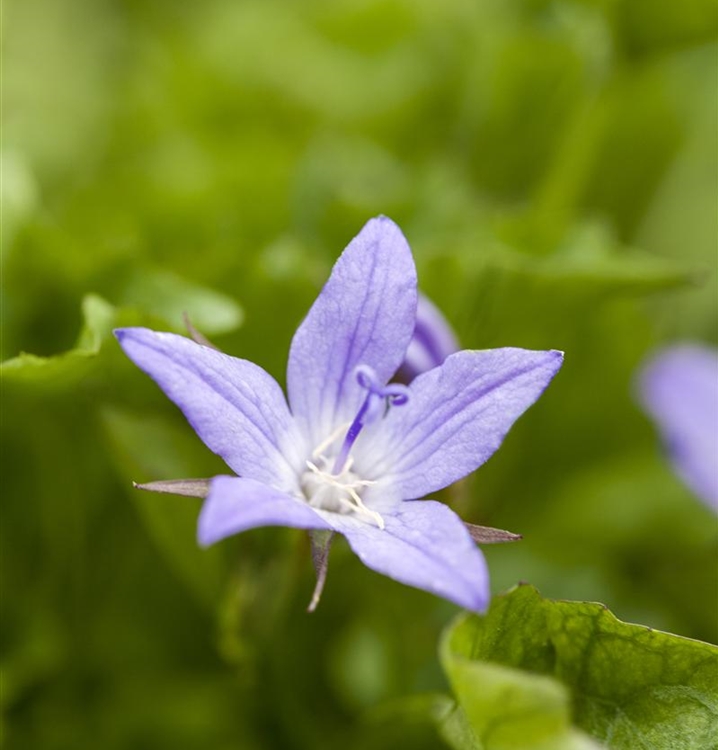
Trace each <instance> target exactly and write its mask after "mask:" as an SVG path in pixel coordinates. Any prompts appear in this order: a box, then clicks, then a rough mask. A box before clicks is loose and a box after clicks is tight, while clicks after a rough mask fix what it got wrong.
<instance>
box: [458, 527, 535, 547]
mask: <svg viewBox="0 0 718 750" xmlns="http://www.w3.org/2000/svg"><path fill="white" fill-rule="evenodd" d="M464 525H465V526H466V528H467V529H468V530H469V534H471V538H472V539H473V540H474V541H475V542H477V543H478V544H503V543H504V542H518V541H519V539H523V536H522V535H521V534H514V533H513V532H511V531H504V530H503V529H494V528H492V527H491V526H477V525H476V524H474V523H465V524H464Z"/></svg>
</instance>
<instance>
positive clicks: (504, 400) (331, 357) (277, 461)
mask: <svg viewBox="0 0 718 750" xmlns="http://www.w3.org/2000/svg"><path fill="white" fill-rule="evenodd" d="M416 306H417V291H416V270H415V268H414V261H413V258H412V256H411V251H410V249H409V246H408V244H407V242H406V240H405V239H404V236H403V235H402V233H401V231H400V230H399V228H398V227H397V226H396V225H395V224H394V223H393V222H391V221H390V220H389V219H386V218H384V217H379V218H377V219H372V220H371V221H369V222H368V223H367V225H366V226H365V227H364V228H363V229H362V231H361V232H360V234H359V235H358V236H357V237H356V238H355V239H354V240H353V241H352V242H351V243H350V244H349V246H348V247H347V249H346V250H345V251H344V253H343V254H342V255H341V257H340V258H339V260H338V261H337V262H336V264H335V266H334V269H333V271H332V274H331V276H330V278H329V280H328V282H327V283H326V285H325V286H324V289H323V290H322V291H321V293H320V294H319V297H318V298H317V300H316V301H315V303H314V305H313V306H312V308H311V310H310V311H309V313H308V315H307V317H306V318H305V319H304V321H303V322H302V324H301V325H300V326H299V328H298V330H297V332H296V334H295V335H294V339H293V341H292V345H291V348H290V350H289V363H288V368H287V391H288V393H287V396H288V401H289V406H288V405H287V401H285V398H284V394H283V393H282V390H281V388H280V387H279V385H278V384H277V383H276V382H275V380H274V379H273V378H272V377H271V376H270V375H268V374H267V373H266V372H265V371H264V370H263V369H261V368H260V367H258V366H257V365H255V364H252V363H251V362H248V361H246V360H241V359H236V358H234V357H230V356H228V355H226V354H223V353H221V352H219V351H216V350H215V349H212V348H210V347H208V346H204V345H201V344H198V343H196V342H194V341H191V340H189V339H187V338H184V337H182V336H177V335H174V334H171V333H156V332H154V331H150V330H148V329H146V328H125V329H120V330H118V331H116V335H117V338H118V339H119V341H120V344H121V345H122V348H123V349H124V351H125V353H126V354H127V355H128V356H129V357H130V359H132V360H133V361H134V362H135V363H136V364H137V365H138V366H139V367H140V368H141V369H143V370H144V371H145V372H146V373H148V374H149V375H150V376H151V377H152V378H153V379H154V380H155V381H156V382H157V383H158V385H159V386H160V387H161V388H162V390H164V392H165V393H166V394H167V396H169V398H170V399H172V400H173V401H174V402H175V403H176V404H177V405H178V406H179V408H180V409H181V410H182V411H183V412H184V414H185V416H186V417H187V419H188V420H189V422H190V424H191V425H192V427H193V428H194V429H195V431H196V432H197V434H198V435H199V436H200V438H201V439H202V440H203V441H204V442H205V444H206V445H207V446H208V447H209V448H210V449H211V450H213V451H214V452H215V453H217V454H219V455H220V456H221V457H222V458H223V459H224V460H225V461H226V463H227V465H228V466H229V467H230V469H232V471H233V472H234V473H235V475H236V476H217V477H214V478H213V479H211V480H174V481H170V482H153V483H151V484H149V485H145V486H144V488H146V489H152V490H157V491H163V492H175V493H179V494H186V495H197V496H201V497H205V496H206V500H205V503H204V506H203V507H202V511H201V513H200V517H199V529H198V537H199V541H200V543H201V544H203V545H207V544H212V543H214V542H216V541H218V540H220V539H223V538H225V537H228V536H230V535H232V534H237V533H238V532H240V531H244V530H245V529H250V528H253V527H256V526H273V525H282V526H291V527H295V528H303V529H310V530H313V537H312V538H313V541H315V542H316V540H317V539H320V540H321V539H324V540H327V539H329V538H331V534H332V533H333V532H338V533H340V534H343V535H344V536H345V537H346V538H347V540H348V542H349V545H350V546H351V548H352V549H353V550H354V552H355V553H356V554H357V555H358V556H359V558H360V559H361V560H362V562H363V563H364V564H365V565H367V566H368V567H370V568H373V569H374V570H376V571H378V572H380V573H384V574H385V575H388V576H390V577H392V578H394V579H396V580H397V581H400V582H402V583H405V584H408V585H410V586H416V587H418V588H422V589H425V590H427V591H430V592H433V593H434V594H437V595H439V596H442V597H445V598H446V599H449V600H451V601H453V602H456V603H457V604H459V605H461V606H462V607H466V608H467V609H471V610H475V611H482V610H483V609H484V608H485V607H486V605H487V602H488V599H489V585H488V573H487V570H486V564H485V561H484V558H483V555H482V554H481V552H480V551H479V549H478V548H477V547H476V545H475V543H474V541H473V539H472V534H473V535H474V536H476V534H475V532H474V531H473V530H472V531H470V530H469V529H467V527H466V526H465V525H464V524H463V523H462V521H461V519H459V517H458V516H456V515H455V514H454V513H453V512H452V511H451V510H449V508H448V507H447V506H445V505H443V504H442V503H438V502H435V501H433V500H417V498H422V497H424V496H426V495H428V494H430V493H433V492H436V491H438V490H440V489H442V488H443V487H446V486H448V485H450V484H452V483H453V482H455V481H456V480H458V479H460V478H462V477H464V476H466V475H467V474H469V473H470V472H472V471H474V469H476V468H477V467H478V466H480V465H481V464H482V463H484V461H486V460H487V459H488V458H489V456H491V454H492V453H493V452H494V451H495V450H496V449H497V448H498V447H499V445H500V443H501V441H502V440H503V438H504V435H505V434H506V432H507V431H508V430H509V428H510V427H511V425H512V424H513V423H514V421H515V420H516V419H517V418H518V417H519V416H520V415H521V414H522V413H523V412H524V411H525V410H526V409H527V408H528V407H529V406H530V405H531V404H532V403H533V402H534V401H535V400H536V399H537V398H538V397H539V395H540V394H541V393H542V391H543V390H544V388H546V386H547V385H548V383H549V382H550V380H551V379H552V378H553V376H554V375H555V374H556V372H557V371H558V369H559V368H560V366H561V363H562V354H561V352H557V351H527V350H524V349H494V350H489V351H463V352H458V353H456V354H452V355H451V356H450V357H448V358H447V359H446V361H445V362H444V363H443V365H441V366H439V367H435V368H433V369H431V370H429V371H428V372H425V373H424V374H422V375H419V376H418V377H416V378H415V379H414V380H413V381H412V383H411V384H410V385H409V386H405V385H401V384H398V383H389V380H390V378H391V377H392V376H393V375H394V374H395V373H396V371H397V369H398V367H399V365H400V364H401V363H402V361H403V359H404V355H405V352H406V350H407V346H408V345H409V341H410V340H411V337H412V334H413V332H414V329H415V322H416ZM321 532H324V534H322V533H321ZM477 538H480V534H479V537H477ZM504 538H506V537H504ZM315 548H316V549H315V551H316V552H317V554H316V555H315V560H316V561H318V562H317V568H318V574H319V585H318V590H317V592H315V597H314V599H313V601H312V606H313V605H314V604H315V603H316V600H317V598H318V592H319V590H320V589H321V584H322V582H323V577H324V574H325V573H326V552H327V549H328V541H326V542H325V541H322V542H321V543H319V544H315Z"/></svg>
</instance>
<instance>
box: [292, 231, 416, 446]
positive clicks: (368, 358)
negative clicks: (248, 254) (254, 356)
mask: <svg viewBox="0 0 718 750" xmlns="http://www.w3.org/2000/svg"><path fill="white" fill-rule="evenodd" d="M415 315H416V269H415V267H414V260H413V258H412V257H411V250H410V249H409V245H408V244H407V242H406V239H405V238H404V235H403V234H402V233H401V230H400V229H399V227H397V226H396V224H394V222H393V221H391V220H390V219H387V218H385V217H383V216H380V217H378V218H376V219H372V220H371V221H369V222H368V223H367V224H366V225H365V226H364V228H363V229H362V230H361V232H360V233H359V234H358V235H357V236H356V237H355V238H354V239H353V240H352V241H351V242H350V243H349V245H348V247H347V248H346V250H345V251H344V252H343V253H342V255H341V257H340V258H339V260H337V262H336V264H335V265H334V269H333V270H332V274H331V276H330V277H329V280H328V281H327V283H326V284H325V286H324V288H323V289H322V291H321V292H320V294H319V297H317V299H316V301H315V302H314V304H313V305H312V308H311V310H310V311H309V313H308V315H307V317H306V318H305V319H304V321H303V322H302V324H301V325H300V326H299V328H298V329H297V332H296V334H295V335H294V339H293V341H292V346H291V349H290V351H289V364H288V367H287V391H288V395H289V403H290V406H291V409H292V413H293V414H294V416H295V417H296V418H297V420H298V422H299V424H300V425H301V426H302V427H303V430H304V433H305V434H307V435H308V436H310V437H311V438H312V441H313V444H314V445H317V444H319V443H320V442H321V441H322V440H324V439H326V438H327V437H328V436H329V435H330V434H331V432H332V431H333V430H335V429H336V428H337V427H338V426H339V425H341V424H342V423H344V422H347V421H351V420H352V419H353V417H354V416H355V415H356V412H357V409H358V408H359V406H360V404H361V401H362V399H363V397H364V395H365V393H364V392H363V391H362V389H361V387H360V386H359V385H358V384H357V382H356V378H355V369H356V367H357V365H359V364H365V365H369V366H370V367H372V368H373V369H374V370H375V371H376V374H377V376H378V378H379V380H381V381H382V382H384V383H385V382H387V381H388V380H389V378H391V377H392V375H393V374H394V373H395V372H396V370H397V369H398V367H399V365H400V364H401V362H402V359H403V357H404V353H405V352H406V347H407V345H408V343H409V341H410V339H411V334H412V331H413V330H414V321H415Z"/></svg>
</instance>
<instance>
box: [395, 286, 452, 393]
mask: <svg viewBox="0 0 718 750" xmlns="http://www.w3.org/2000/svg"><path fill="white" fill-rule="evenodd" d="M458 351H459V342H458V340H457V338H456V334H455V333H454V332H453V330H452V329H451V326H450V325H449V324H448V322H447V321H446V318H445V317H444V316H443V315H442V314H441V311H440V310H439V309H438V308H437V307H436V305H435V304H434V303H433V302H432V301H431V300H430V299H429V298H428V297H425V296H424V295H423V294H421V293H419V295H418V299H417V305H416V323H415V325H414V334H413V336H412V337H411V341H410V342H409V346H408V347H407V349H406V354H405V355H404V361H403V362H402V364H401V367H400V369H399V372H398V379H399V380H401V381H402V382H403V383H410V382H411V381H412V380H413V379H414V378H415V377H416V376H417V375H421V373H422V372H426V371H427V370H431V369H432V368H434V367H438V366H439V365H441V364H443V363H444V360H445V359H446V358H447V357H448V356H449V355H450V354H454V352H458Z"/></svg>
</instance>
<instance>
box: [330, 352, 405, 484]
mask: <svg viewBox="0 0 718 750" xmlns="http://www.w3.org/2000/svg"><path fill="white" fill-rule="evenodd" d="M356 378H357V382H358V383H359V385H360V386H361V387H362V388H364V389H365V390H366V391H367V394H366V397H365V399H364V402H363V403H362V405H361V407H360V408H359V411H358V412H357V415H356V417H354V421H353V422H352V423H351V424H350V425H349V429H348V430H347V434H346V436H345V438H344V442H343V443H342V447H341V448H340V449H339V453H338V454H337V457H336V460H335V461H334V468H333V469H332V474H334V475H338V474H341V472H342V470H343V469H344V465H345V464H346V462H347V459H348V458H349V452H350V451H351V449H352V446H353V445H354V443H355V441H356V439H357V437H359V433H360V432H361V431H362V428H363V427H365V426H366V425H368V424H370V423H371V422H373V421H374V420H375V419H376V418H377V417H378V416H380V415H381V414H382V405H383V406H384V413H386V409H388V408H389V406H402V405H403V404H405V403H406V402H407V401H408V400H409V391H408V389H407V387H406V386H404V385H401V384H399V383H389V384H388V385H382V384H381V382H380V381H379V379H378V378H377V376H376V373H375V372H374V370H372V368H371V367H368V366H366V365H360V366H359V367H358V368H357V374H356Z"/></svg>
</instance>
